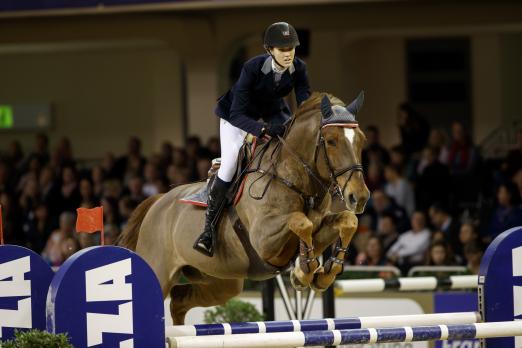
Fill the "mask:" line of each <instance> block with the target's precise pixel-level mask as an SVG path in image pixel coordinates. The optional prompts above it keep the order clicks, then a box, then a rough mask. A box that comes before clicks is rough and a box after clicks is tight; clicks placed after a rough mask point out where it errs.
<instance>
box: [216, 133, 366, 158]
mask: <svg viewBox="0 0 522 348" xmlns="http://www.w3.org/2000/svg"><path fill="white" fill-rule="evenodd" d="M366 137H368V135H366ZM207 150H208V157H209V159H210V160H213V159H214V158H219V157H221V143H220V140H219V138H218V137H210V138H209V139H208V141H207Z"/></svg>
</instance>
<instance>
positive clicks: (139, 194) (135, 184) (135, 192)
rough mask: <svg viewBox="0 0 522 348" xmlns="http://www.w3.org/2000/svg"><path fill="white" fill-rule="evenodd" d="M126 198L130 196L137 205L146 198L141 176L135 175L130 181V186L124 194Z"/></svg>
mask: <svg viewBox="0 0 522 348" xmlns="http://www.w3.org/2000/svg"><path fill="white" fill-rule="evenodd" d="M123 195H124V196H129V197H130V199H132V200H133V201H135V202H137V203H141V202H142V201H143V200H145V198H147V197H146V196H145V194H144V193H143V179H142V178H141V177H140V176H137V175H133V176H132V177H131V178H130V179H129V184H128V186H127V189H126V190H124V192H123Z"/></svg>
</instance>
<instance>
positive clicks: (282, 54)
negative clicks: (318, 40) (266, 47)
mask: <svg viewBox="0 0 522 348" xmlns="http://www.w3.org/2000/svg"><path fill="white" fill-rule="evenodd" d="M270 52H271V53H272V55H273V56H274V57H275V59H276V61H277V62H278V63H279V64H281V65H282V66H284V67H285V68H288V67H290V65H292V62H293V61H294V57H295V48H294V47H273V48H271V49H270Z"/></svg>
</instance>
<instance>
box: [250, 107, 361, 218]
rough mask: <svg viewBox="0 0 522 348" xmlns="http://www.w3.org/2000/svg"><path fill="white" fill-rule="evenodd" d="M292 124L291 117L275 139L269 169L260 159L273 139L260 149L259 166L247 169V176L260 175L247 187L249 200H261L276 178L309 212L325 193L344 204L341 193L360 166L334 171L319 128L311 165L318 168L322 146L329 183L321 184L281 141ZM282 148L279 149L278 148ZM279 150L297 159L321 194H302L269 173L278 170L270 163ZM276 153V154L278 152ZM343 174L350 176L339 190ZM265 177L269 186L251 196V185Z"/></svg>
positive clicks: (275, 164) (318, 178) (295, 154)
mask: <svg viewBox="0 0 522 348" xmlns="http://www.w3.org/2000/svg"><path fill="white" fill-rule="evenodd" d="M294 122H295V116H294V117H293V118H292V120H291V122H290V125H289V126H288V130H287V132H286V134H285V135H284V136H283V137H281V136H278V140H279V143H278V144H276V145H275V148H274V150H273V151H272V154H271V160H270V162H271V164H270V167H269V168H268V170H265V169H262V168H261V163H262V159H263V157H264V156H265V154H266V152H267V150H268V147H269V144H270V142H271V141H272V139H273V138H272V139H270V140H269V141H268V142H267V143H266V144H265V146H264V148H263V149H261V150H260V152H259V154H260V158H259V162H258V165H257V168H255V169H250V170H248V171H247V172H246V173H260V174H261V176H260V177H259V178H257V179H256V180H254V182H252V183H251V184H250V186H249V189H248V193H249V195H250V197H251V198H252V199H255V200H261V199H263V197H264V196H265V194H266V192H267V191H268V188H269V187H270V184H271V183H272V181H273V180H274V179H275V180H278V181H279V182H281V183H282V184H284V185H285V186H286V187H288V188H289V189H291V190H292V191H294V192H296V193H298V194H299V195H300V196H301V198H302V199H303V201H304V203H305V211H308V210H309V209H312V208H315V207H316V204H317V203H321V202H322V201H323V199H324V197H325V195H326V194H327V193H331V194H332V196H339V198H340V199H341V200H342V201H345V197H344V195H343V192H344V190H345V189H346V185H348V182H349V181H350V179H351V178H352V175H353V173H354V172H356V171H357V172H363V166H362V165H361V164H359V163H356V164H353V165H350V166H347V167H345V168H342V169H339V170H335V168H333V166H332V164H331V161H330V158H329V157H328V153H327V151H326V142H325V139H324V136H323V133H322V128H319V133H318V138H319V139H318V141H316V145H315V153H314V164H315V167H317V158H318V156H317V152H318V151H319V148H320V147H322V149H323V151H322V153H323V155H324V158H325V161H326V165H327V167H328V171H329V182H328V185H326V184H325V183H324V181H323V180H322V179H321V177H320V175H319V173H318V172H317V171H316V170H314V168H312V167H311V166H310V165H309V164H307V163H306V162H305V161H304V160H303V159H302V158H301V156H299V155H298V154H297V153H296V152H295V151H294V150H293V149H292V147H291V146H290V145H289V144H288V143H287V142H286V140H285V139H284V137H286V135H287V134H288V133H289V131H290V129H291V128H292V125H293V124H294ZM279 145H281V147H280V146H279ZM282 148H285V149H286V150H287V151H288V153H290V155H292V157H293V158H294V159H295V160H297V162H298V163H299V164H300V165H301V167H302V168H303V169H304V170H305V172H306V173H307V175H308V177H309V178H311V179H312V181H314V182H315V183H317V184H318V186H319V188H320V190H321V191H320V193H315V194H311V195H310V194H306V193H305V192H303V190H301V189H300V188H298V187H297V186H296V185H295V184H294V183H292V182H291V181H289V180H287V179H285V178H282V177H280V176H278V175H277V174H276V173H274V172H272V170H275V168H276V167H277V164H278V161H277V160H276V161H273V160H272V158H273V157H274V154H275V153H276V151H277V157H279V156H278V155H279V154H280V152H281V149H282ZM278 150H279V151H278ZM257 157H258V156H255V158H254V159H252V162H253V161H254V160H255V159H256V158H257ZM346 173H350V176H349V177H348V180H346V183H345V184H344V186H343V187H342V188H341V185H339V183H338V181H337V178H338V177H339V176H341V175H344V174H346ZM265 175H268V176H270V180H269V181H268V183H267V184H266V186H265V188H264V189H263V192H262V193H261V195H260V196H254V195H253V194H252V191H251V190H252V186H254V184H255V183H256V182H257V181H258V180H261V179H262V178H263V177H264V176H265Z"/></svg>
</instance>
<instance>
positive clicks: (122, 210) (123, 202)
mask: <svg viewBox="0 0 522 348" xmlns="http://www.w3.org/2000/svg"><path fill="white" fill-rule="evenodd" d="M398 116H399V117H398V127H399V130H400V135H401V142H400V144H398V145H395V146H393V147H391V148H389V149H388V148H386V147H385V146H383V145H382V144H381V143H380V139H379V128H378V127H376V126H369V127H367V128H366V129H364V131H365V133H366V136H367V144H366V147H365V149H364V151H363V155H362V160H363V166H364V172H365V175H366V182H367V185H368V187H369V189H370V190H371V191H372V196H371V199H370V201H369V202H368V205H367V208H366V212H365V213H364V214H363V215H361V216H360V219H359V233H358V234H357V238H356V240H355V242H354V243H353V245H352V249H353V252H352V253H350V260H349V261H350V262H352V263H356V264H365V265H396V266H398V267H399V268H401V269H402V270H404V271H405V270H407V269H409V268H410V267H412V266H414V265H433V266H440V265H466V266H467V267H468V269H469V271H470V272H471V273H476V272H477V269H478V265H479V264H480V259H481V256H482V253H483V251H484V249H485V246H486V245H487V243H489V242H490V241H491V240H492V239H493V238H494V237H495V236H497V235H498V234H499V233H501V232H502V231H504V230H506V229H507V228H509V227H512V226H517V225H522V210H521V206H520V202H521V195H522V130H520V131H519V132H518V134H517V139H516V143H515V144H514V145H513V149H512V150H511V151H510V152H509V153H508V154H507V156H506V157H505V158H504V159H503V160H484V159H483V158H481V154H480V150H479V149H478V148H477V147H476V146H475V145H474V144H473V142H472V140H471V137H470V136H469V134H467V132H466V128H465V127H464V125H463V124H462V123H460V122H458V121H456V122H454V123H453V125H452V126H451V130H450V133H451V136H450V137H447V136H446V132H445V130H443V129H439V128H435V127H431V126H430V125H429V124H428V122H426V120H424V119H423V118H422V117H420V116H419V115H418V114H416V113H415V112H414V111H413V109H412V108H411V107H410V106H409V105H407V104H403V105H401V106H400V108H399V112H398ZM219 153H220V148H219V139H218V138H211V139H210V140H209V141H208V143H207V144H206V145H205V146H203V145H202V144H201V141H200V140H199V138H197V137H190V138H188V139H187V141H186V144H185V146H184V147H183V148H181V147H175V146H173V145H172V144H171V143H169V142H164V143H163V145H162V146H161V149H160V151H159V152H158V153H154V154H152V155H150V156H148V157H146V156H145V155H144V154H143V153H142V150H141V141H140V139H139V138H137V137H131V138H130V139H129V140H128V146H127V152H126V153H125V154H123V155H121V156H115V155H114V154H113V153H107V154H105V156H104V157H103V159H101V160H100V161H99V163H97V164H95V165H92V166H88V165H86V164H85V163H82V162H81V161H79V160H78V159H77V158H75V156H74V155H73V147H72V144H71V142H70V140H69V139H67V138H62V139H60V140H59V141H58V142H57V144H56V146H54V147H53V148H51V147H50V146H49V140H48V137H47V136H46V135H45V134H37V135H36V137H35V144H34V148H33V149H32V150H31V151H28V152H27V153H25V152H24V149H22V146H21V145H20V143H19V142H17V141H14V142H12V143H11V144H10V145H9V147H8V148H7V149H0V205H2V208H3V210H2V212H3V225H4V234H5V241H6V243H11V244H18V245H23V246H26V247H28V248H31V249H33V250H34V251H36V252H38V253H41V254H42V256H43V257H44V258H45V259H46V260H47V261H48V262H49V264H51V265H53V266H59V265H60V264H61V263H62V262H63V261H64V260H65V259H67V257H69V256H70V255H72V254H73V253H74V252H76V251H77V250H79V249H81V248H85V247H88V246H91V245H96V244H99V234H83V233H82V234H77V233H75V217H76V215H75V212H76V208H78V207H85V208H93V207H96V206H100V205H101V206H103V212H104V224H105V228H104V229H105V242H106V243H108V244H110V243H113V242H114V241H115V239H116V238H117V237H118V235H119V233H120V232H121V231H122V229H123V228H124V227H125V224H126V222H127V220H128V219H129V216H130V214H131V213H132V211H133V209H134V208H135V207H136V206H137V205H138V204H139V203H140V202H141V201H142V200H144V199H145V198H146V197H148V196H151V195H154V194H157V193H162V192H167V191H168V190H169V189H170V188H172V187H175V186H178V185H182V184H185V183H189V182H192V181H196V180H203V179H206V177H207V172H208V169H209V168H210V165H211V160H212V159H213V158H216V157H219Z"/></svg>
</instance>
